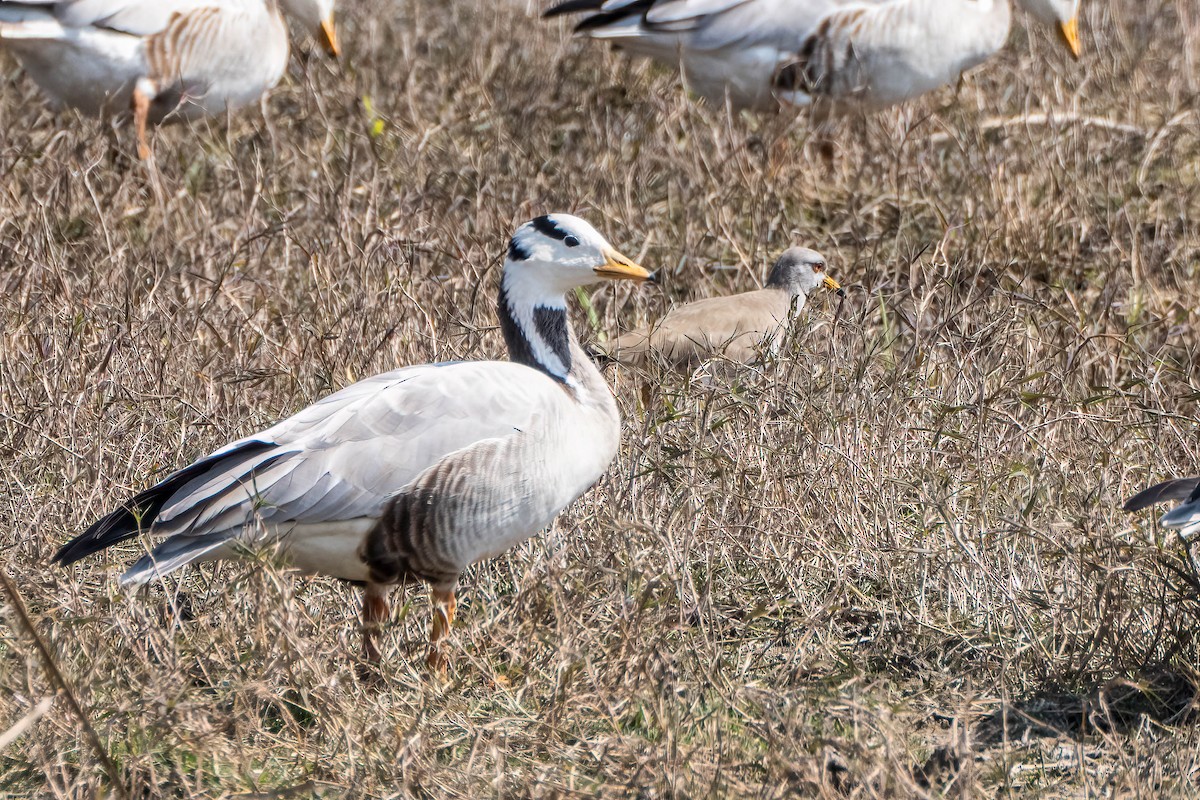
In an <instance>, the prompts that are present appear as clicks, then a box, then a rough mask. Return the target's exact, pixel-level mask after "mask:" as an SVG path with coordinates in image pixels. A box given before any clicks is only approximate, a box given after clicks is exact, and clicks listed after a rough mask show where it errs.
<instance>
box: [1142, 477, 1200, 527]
mask: <svg viewBox="0 0 1200 800" xmlns="http://www.w3.org/2000/svg"><path fill="white" fill-rule="evenodd" d="M1176 500H1182V501H1183V502H1182V503H1180V504H1179V505H1177V506H1175V507H1174V508H1172V509H1171V510H1170V511H1168V512H1167V513H1166V514H1163V517H1162V519H1160V520H1159V524H1161V525H1162V526H1163V527H1164V528H1168V529H1173V530H1177V531H1179V538H1180V539H1182V540H1183V541H1184V542H1189V541H1191V540H1192V539H1193V538H1194V537H1195V536H1196V534H1198V533H1200V477H1196V478H1176V479H1175V480H1173V481H1164V482H1163V483H1158V484H1155V485H1154V486H1151V487H1150V488H1149V489H1146V490H1144V491H1141V492H1138V493H1137V494H1135V495H1134V496H1133V497H1131V498H1129V500H1127V501H1126V503H1125V506H1124V509H1125V510H1126V511H1141V510H1142V509H1143V508H1148V507H1149V506H1152V505H1155V504H1157V503H1169V502H1172V501H1176Z"/></svg>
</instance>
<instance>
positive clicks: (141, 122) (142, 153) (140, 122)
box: [133, 86, 150, 161]
mask: <svg viewBox="0 0 1200 800" xmlns="http://www.w3.org/2000/svg"><path fill="white" fill-rule="evenodd" d="M149 116H150V95H148V94H147V93H146V92H145V90H143V89H142V87H141V86H137V87H134V90H133V124H134V126H135V128H136V129H137V152H138V158H140V159H142V161H148V160H150V145H149V144H148V143H147V142H146V120H147V118H148V117H149Z"/></svg>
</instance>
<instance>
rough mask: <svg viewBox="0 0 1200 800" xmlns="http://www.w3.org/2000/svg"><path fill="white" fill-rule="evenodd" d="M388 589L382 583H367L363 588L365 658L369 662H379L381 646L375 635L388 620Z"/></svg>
mask: <svg viewBox="0 0 1200 800" xmlns="http://www.w3.org/2000/svg"><path fill="white" fill-rule="evenodd" d="M387 592H388V589H387V587H386V586H384V585H383V584H381V583H370V582H368V583H367V586H366V589H364V590H363V607H362V618H363V659H364V660H365V661H366V662H367V663H368V664H378V663H379V648H378V647H377V646H376V645H375V637H377V636H378V635H379V629H380V627H381V626H382V625H383V623H385V622H387V618H388V613H389V611H390V609H389V608H388V598H387Z"/></svg>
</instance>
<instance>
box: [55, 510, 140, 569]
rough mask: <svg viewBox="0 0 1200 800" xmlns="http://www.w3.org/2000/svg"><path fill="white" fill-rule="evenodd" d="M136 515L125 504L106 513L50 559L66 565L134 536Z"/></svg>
mask: <svg viewBox="0 0 1200 800" xmlns="http://www.w3.org/2000/svg"><path fill="white" fill-rule="evenodd" d="M137 532H138V521H137V517H136V516H134V514H133V513H132V512H131V511H130V510H129V509H128V508H127V507H125V506H122V507H121V508H119V509H117V510H116V511H113V512H112V513H109V514H106V515H105V516H103V517H101V518H100V519H98V520H96V521H95V522H93V523H92V524H91V525H90V526H88V529H87V530H85V531H84V532H83V533H81V534H79V535H78V536H76V537H75V538H74V539H72V540H71V541H69V542H67V543H66V544H64V545H63V546H62V547H60V548H58V552H57V553H55V554H54V556H53V557H52V558H51V559H50V560H51V562H52V563H54V564H58V565H59V566H60V567H68V566H70V565H71V564H74V563H75V562H76V561H79V560H81V559H84V558H87V557H88V556H90V555H92V554H93V553H99V552H100V551H101V550H105V549H107V548H109V547H111V546H112V545H114V544H117V543H118V542H123V541H125V540H126V539H129V538H132V537H133V536H136V535H137Z"/></svg>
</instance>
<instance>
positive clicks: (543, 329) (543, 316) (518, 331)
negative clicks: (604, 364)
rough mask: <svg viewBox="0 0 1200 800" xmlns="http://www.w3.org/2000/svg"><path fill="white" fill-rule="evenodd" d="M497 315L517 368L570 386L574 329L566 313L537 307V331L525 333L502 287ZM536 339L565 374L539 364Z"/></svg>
mask: <svg viewBox="0 0 1200 800" xmlns="http://www.w3.org/2000/svg"><path fill="white" fill-rule="evenodd" d="M496 314H497V316H499V318H500V331H501V332H502V333H503V334H504V343H505V344H506V345H508V358H509V360H511V361H515V362H516V363H518V364H524V365H525V366H527V367H533V368H534V369H537V370H541V371H542V372H544V373H546V374H547V375H549V376H550V377H551V378H554V380H556V381H558V382H559V383H566V382H567V375H568V374H569V373H570V372H571V329H570V327H569V323H568V321H567V311H566V309H563V308H547V307H545V306H535V307H534V309H533V326H534V328H535V330H533V331H526V330H525V329H524V328H522V327H521V325H520V323H518V322H517V319H516V317H515V316H514V315H513V312H512V308H511V306H510V301H509V299H508V292H507V291H505V290H504V288H503V287H501V289H500V296H499V298H498V299H497V301H496ZM531 335H532V336H536V337H537V338H538V339H539V340H540V341H541V343H542V344H544V345H545V346H546V347H547V348H548V349H549V350H550V351H551V352H552V353H554V355H556V356H558V360H559V361H561V362H562V366H563V370H564V372H563V373H562V374H561V375H560V374H559V373H558V372H557V371H555V370H551V369H550V368H549V367H547V366H546V365H545V364H543V363H542V362H541V361H539V360H538V357H537V354H536V352H535V351H534V347H533V343H532V342H531V341H530V336H531Z"/></svg>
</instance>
